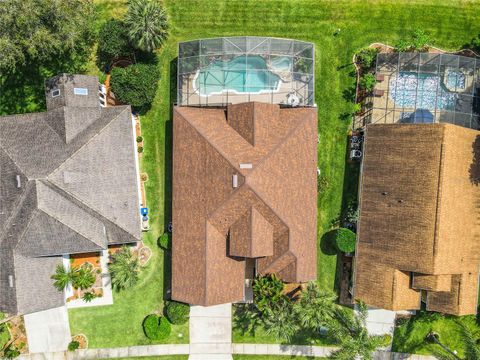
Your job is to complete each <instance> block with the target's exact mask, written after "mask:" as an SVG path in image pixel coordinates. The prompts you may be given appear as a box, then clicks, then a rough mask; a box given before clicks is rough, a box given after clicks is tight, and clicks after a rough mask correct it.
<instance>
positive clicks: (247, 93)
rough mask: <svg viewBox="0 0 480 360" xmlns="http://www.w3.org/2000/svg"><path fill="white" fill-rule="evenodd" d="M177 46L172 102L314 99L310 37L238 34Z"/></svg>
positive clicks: (293, 102)
mask: <svg viewBox="0 0 480 360" xmlns="http://www.w3.org/2000/svg"><path fill="white" fill-rule="evenodd" d="M178 50H179V51H178V79H177V89H178V96H177V103H178V105H193V106H224V105H226V104H235V103H241V102H247V101H260V102H267V103H273V104H283V105H285V106H313V105H314V46H313V44H312V43H308V42H303V41H298V40H288V39H277V38H267V37H252V36H242V37H223V38H214V39H202V40H193V41H188V42H183V43H180V44H179V49H178Z"/></svg>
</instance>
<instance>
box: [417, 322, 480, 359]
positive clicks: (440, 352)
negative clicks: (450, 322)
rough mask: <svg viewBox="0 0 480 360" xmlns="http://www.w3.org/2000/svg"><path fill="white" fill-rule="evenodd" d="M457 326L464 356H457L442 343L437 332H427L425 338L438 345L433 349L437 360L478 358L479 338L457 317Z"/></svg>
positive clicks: (479, 353)
mask: <svg viewBox="0 0 480 360" xmlns="http://www.w3.org/2000/svg"><path fill="white" fill-rule="evenodd" d="M456 323H457V325H458V327H459V333H460V341H461V343H462V345H463V349H464V351H463V352H464V357H463V358H462V357H460V356H458V355H457V354H456V353H455V352H454V351H452V350H451V349H449V348H448V347H447V346H446V345H444V344H443V343H442V342H441V341H440V339H439V337H438V334H436V333H434V332H429V333H428V334H427V337H426V339H425V340H427V341H430V342H433V343H435V344H437V345H438V346H439V349H435V350H434V351H433V354H434V356H435V357H436V358H437V359H439V360H463V359H465V360H480V344H479V343H478V342H479V338H478V336H477V335H476V334H474V332H473V331H472V330H471V329H470V328H469V327H468V326H466V325H465V323H463V322H462V321H460V320H459V319H457V320H456Z"/></svg>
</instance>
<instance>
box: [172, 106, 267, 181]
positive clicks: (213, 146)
mask: <svg viewBox="0 0 480 360" xmlns="http://www.w3.org/2000/svg"><path fill="white" fill-rule="evenodd" d="M177 113H178V114H179V115H180V116H181V118H182V119H183V120H184V121H185V122H186V123H187V124H188V125H190V126H191V127H192V128H193V129H194V130H195V131H196V132H197V133H198V134H199V135H200V136H201V137H202V138H203V139H204V140H205V141H206V142H207V143H208V144H209V145H210V146H211V147H212V148H213V149H215V150H216V151H217V152H218V153H219V154H220V155H221V156H222V157H223V158H224V159H225V160H226V161H227V162H228V163H229V164H230V165H231V166H232V167H233V168H234V169H235V170H236V171H238V172H239V173H240V174H241V175H242V176H243V177H245V178H246V175H245V174H244V173H243V172H242V169H240V165H236V164H234V163H233V162H232V161H231V160H230V159H229V158H228V157H227V156H226V154H225V153H224V152H223V151H220V149H218V148H217V147H216V146H215V145H214V144H212V142H211V141H210V139H209V138H208V137H207V136H205V134H204V133H203V132H202V131H201V130H200V129H199V128H198V127H197V126H196V125H195V124H193V123H191V122H190V121H188V120H187V119H186V118H185V116H183V114H181V113H180V112H178V111H177ZM235 134H236V135H237V136H239V138H241V141H244V142H245V143H246V144H247V145H248V146H249V147H252V148H255V147H254V146H253V145H252V144H250V143H249V142H248V141H247V140H245V139H244V138H243V137H242V136H241V135H240V134H239V133H237V132H236V131H235ZM257 152H258V151H257Z"/></svg>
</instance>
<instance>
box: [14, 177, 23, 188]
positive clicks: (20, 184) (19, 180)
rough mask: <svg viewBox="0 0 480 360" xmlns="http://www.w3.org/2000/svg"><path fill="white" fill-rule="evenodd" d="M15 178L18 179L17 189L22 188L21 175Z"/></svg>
mask: <svg viewBox="0 0 480 360" xmlns="http://www.w3.org/2000/svg"><path fill="white" fill-rule="evenodd" d="M15 178H16V179H17V189H20V188H21V187H22V181H21V179H20V175H17V176H16V177H15Z"/></svg>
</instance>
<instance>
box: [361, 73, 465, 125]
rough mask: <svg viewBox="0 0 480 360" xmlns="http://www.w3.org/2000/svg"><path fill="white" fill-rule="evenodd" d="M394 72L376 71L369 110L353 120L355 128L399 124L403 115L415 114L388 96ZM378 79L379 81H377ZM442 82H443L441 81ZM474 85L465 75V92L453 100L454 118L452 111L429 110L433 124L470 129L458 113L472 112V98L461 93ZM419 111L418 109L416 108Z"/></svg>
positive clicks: (413, 108) (368, 100)
mask: <svg viewBox="0 0 480 360" xmlns="http://www.w3.org/2000/svg"><path fill="white" fill-rule="evenodd" d="M397 74H398V73H397V72H396V71H392V70H391V69H388V68H380V69H377V74H376V76H377V83H376V85H375V89H374V92H373V95H372V96H370V97H369V98H368V99H367V103H370V105H369V108H368V109H367V110H366V111H365V112H364V113H363V114H361V115H360V116H357V118H356V119H355V125H356V127H362V126H363V125H365V124H378V123H382V124H394V123H399V122H401V119H402V116H404V114H405V113H413V112H415V110H416V108H415V107H399V106H398V104H396V103H395V102H394V101H393V100H392V98H391V95H390V92H391V88H390V84H391V81H390V80H392V77H395V76H397ZM379 79H380V80H379ZM442 81H443V80H442ZM473 85H474V76H473V74H472V75H469V74H466V76H465V90H464V89H462V90H459V91H458V98H457V99H456V100H455V112H456V113H457V116H455V112H454V111H445V110H443V109H434V110H430V112H431V113H432V115H433V118H434V122H436V123H439V122H447V123H453V124H458V125H461V126H466V127H470V124H467V123H464V122H462V119H460V116H459V115H458V114H459V113H465V114H469V113H471V111H472V106H473V103H472V98H471V97H463V96H462V93H463V92H464V91H466V92H467V93H468V92H469V91H470V90H469V89H471V88H472V86H473ZM417 109H420V108H417Z"/></svg>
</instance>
